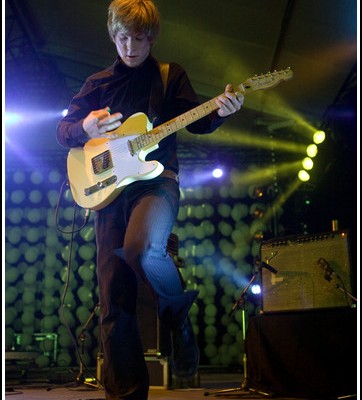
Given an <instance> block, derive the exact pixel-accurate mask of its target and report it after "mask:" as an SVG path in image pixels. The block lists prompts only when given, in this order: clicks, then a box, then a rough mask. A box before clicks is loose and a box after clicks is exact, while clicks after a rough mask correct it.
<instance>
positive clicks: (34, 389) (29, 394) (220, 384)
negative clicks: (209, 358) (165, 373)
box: [3, 371, 357, 400]
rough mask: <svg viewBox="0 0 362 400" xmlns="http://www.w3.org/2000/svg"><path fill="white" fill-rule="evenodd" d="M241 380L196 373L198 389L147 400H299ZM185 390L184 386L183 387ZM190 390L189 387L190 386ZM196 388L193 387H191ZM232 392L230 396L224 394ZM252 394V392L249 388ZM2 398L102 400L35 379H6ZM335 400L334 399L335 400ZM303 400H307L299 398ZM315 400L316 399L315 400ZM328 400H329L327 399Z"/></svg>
mask: <svg viewBox="0 0 362 400" xmlns="http://www.w3.org/2000/svg"><path fill="white" fill-rule="evenodd" d="M242 380H243V374H242V372H218V371H215V372H212V371H211V372H210V371H205V372H202V371H201V372H200V374H199V379H198V385H197V386H198V387H184V388H174V389H164V388H159V387H157V388H151V389H150V393H149V397H148V399H149V400H171V399H194V400H201V399H203V400H205V399H218V398H220V399H268V398H273V399H280V400H282V399H284V400H287V399H296V398H298V399H299V400H301V397H280V396H276V395H273V393H271V392H268V391H264V392H263V393H260V392H259V391H258V392H254V391H245V390H240V387H241V382H242ZM186 386H187V385H186ZM190 386H192V385H190ZM195 386H196V385H195ZM228 389H235V390H232V391H230V392H226V391H225V390H228ZM251 389H252V390H253V389H254V388H251ZM3 398H5V399H6V400H104V392H103V389H102V388H98V387H91V386H89V385H88V384H84V383H83V384H78V383H76V382H64V383H52V382H51V381H49V380H48V379H43V381H42V379H41V378H39V377H37V379H36V380H33V381H32V382H31V381H30V380H26V379H25V380H24V379H23V380H22V379H13V378H10V379H8V380H7V381H6V382H5V390H4V393H3ZM337 398H338V397H336V399H337ZM339 398H340V399H342V398H343V399H357V396H353V395H352V394H349V393H346V396H343V397H339ZM303 400H310V399H306V398H303ZM318 400H319V399H318ZM329 400H330V399H329Z"/></svg>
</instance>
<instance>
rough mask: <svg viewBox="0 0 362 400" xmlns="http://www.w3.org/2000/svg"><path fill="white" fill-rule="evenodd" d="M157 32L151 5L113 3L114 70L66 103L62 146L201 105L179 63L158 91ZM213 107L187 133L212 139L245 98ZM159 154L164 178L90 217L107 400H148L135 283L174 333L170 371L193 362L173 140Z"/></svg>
mask: <svg viewBox="0 0 362 400" xmlns="http://www.w3.org/2000/svg"><path fill="white" fill-rule="evenodd" d="M159 26H160V17H159V13H158V10H157V8H156V6H155V4H154V3H153V2H152V0H114V1H112V2H111V4H110V6H109V10H108V31H109V35H110V38H111V40H112V41H113V42H114V44H115V46H116V49H117V53H118V57H117V59H116V61H115V63H114V64H113V65H112V66H110V67H109V68H107V69H105V70H104V71H101V72H99V73H96V74H94V75H92V76H91V77H89V78H88V79H87V80H86V82H85V84H84V85H83V87H82V88H81V90H80V92H79V93H78V94H77V95H76V96H75V97H74V98H73V99H72V101H71V103H70V106H69V110H68V114H67V116H66V117H64V118H63V119H62V120H61V121H60V122H59V125H58V128H57V139H58V142H59V143H60V144H61V145H62V146H65V147H68V148H73V147H82V146H84V144H85V143H86V142H88V141H89V140H91V139H96V138H107V139H111V140H112V139H115V138H117V134H115V133H113V132H112V131H114V130H115V129H116V128H118V127H119V126H120V125H121V124H122V123H124V122H125V121H126V120H127V119H128V118H129V117H131V116H132V115H133V114H135V113H137V112H142V113H145V114H147V115H148V116H149V118H151V119H152V121H153V125H154V126H158V125H160V124H161V123H164V122H167V121H169V120H170V119H172V118H174V117H177V116H179V115H181V114H182V113H185V112H187V111H188V110H190V109H192V108H194V107H196V106H198V105H199V102H198V99H197V96H196V94H195V92H194V90H193V88H192V86H191V83H190V81H189V79H188V77H187V75H186V73H185V71H184V70H183V68H182V67H181V66H180V65H178V64H176V63H171V64H170V65H169V71H168V79H167V87H166V88H163V81H162V77H161V73H160V65H159V63H158V62H157V61H156V60H155V59H154V58H153V57H152V55H151V54H150V52H151V49H152V46H153V44H154V43H155V40H156V38H157V35H158V33H159ZM164 89H166V90H165V92H164ZM215 102H216V105H217V110H216V111H213V112H211V113H210V114H209V115H207V116H205V117H203V118H201V119H198V120H197V121H196V122H194V123H192V124H190V125H189V126H188V127H187V129H188V130H189V131H190V132H192V133H210V132H212V131H214V130H215V129H216V128H217V127H219V126H220V125H221V123H222V122H223V120H224V117H226V116H228V115H230V114H232V113H234V112H236V111H237V110H239V109H240V108H241V106H242V104H243V96H242V95H238V96H236V95H235V94H234V93H233V92H232V87H231V85H227V86H226V90H225V93H224V94H222V95H220V96H219V97H218V98H217V99H216V101H215ZM150 114H151V115H150ZM158 145H159V147H158V149H156V150H154V151H152V152H150V153H149V154H148V155H147V158H146V160H157V161H158V162H160V163H161V164H162V165H163V166H164V171H163V172H162V173H161V174H160V175H158V176H156V177H154V178H152V179H141V180H136V181H135V182H133V183H130V184H128V185H127V186H126V187H125V188H124V189H123V190H122V191H121V193H120V194H119V195H118V196H117V197H116V198H115V199H114V200H113V201H112V202H111V203H110V204H108V205H106V206H104V207H103V208H101V209H99V210H97V211H96V214H95V227H96V242H97V275H98V285H99V293H100V306H101V307H100V310H101V313H100V314H101V315H100V327H101V340H102V350H103V354H104V386H105V392H106V399H108V400H110V399H112V400H114V399H128V400H131V399H133V400H145V399H147V396H148V388H149V380H148V373H147V366H146V363H145V360H144V353H143V347H142V344H141V340H140V336H139V332H138V326H137V316H136V300H137V280H136V274H138V275H139V277H141V279H143V280H144V281H145V282H146V284H147V285H148V286H149V288H150V289H151V290H152V292H153V293H154V295H155V297H156V299H157V304H158V316H159V318H160V321H162V322H163V323H164V324H165V325H167V326H168V327H169V328H170V330H171V332H172V345H173V350H172V354H171V365H172V369H173V372H174V373H175V374H176V375H177V376H180V377H191V376H192V375H193V374H195V372H196V369H197V366H198V362H199V350H198V347H197V343H196V340H195V337H194V334H193V332H192V327H191V324H190V320H189V318H188V317H187V314H188V312H189V309H190V307H191V305H192V303H193V301H194V300H195V298H196V296H197V292H194V291H186V292H185V291H184V289H183V286H182V282H181V280H180V276H179V274H178V271H177V268H176V266H175V265H174V263H173V262H172V259H171V258H170V256H169V255H168V254H167V250H166V246H167V239H168V237H169V235H170V233H171V231H172V227H173V225H174V222H175V220H176V217H177V214H178V208H179V182H178V171H179V165H178V161H177V154H176V150H177V147H176V133H173V134H171V135H169V136H167V137H166V138H164V139H163V140H161V141H160V142H159V143H158ZM135 174H136V172H135Z"/></svg>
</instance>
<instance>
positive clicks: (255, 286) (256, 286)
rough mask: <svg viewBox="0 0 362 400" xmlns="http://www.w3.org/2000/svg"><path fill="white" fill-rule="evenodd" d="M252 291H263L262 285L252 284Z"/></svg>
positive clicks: (257, 292)
mask: <svg viewBox="0 0 362 400" xmlns="http://www.w3.org/2000/svg"><path fill="white" fill-rule="evenodd" d="M250 290H251V293H253V294H260V293H261V287H260V285H251V288H250Z"/></svg>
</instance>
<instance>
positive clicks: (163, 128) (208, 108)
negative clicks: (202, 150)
mask: <svg viewBox="0 0 362 400" xmlns="http://www.w3.org/2000/svg"><path fill="white" fill-rule="evenodd" d="M216 99H217V97H214V98H213V99H211V100H209V101H207V102H205V103H203V104H200V105H199V106H197V107H195V108H193V109H191V110H189V111H187V112H185V113H184V114H181V115H179V116H178V117H176V118H173V119H171V120H169V121H167V122H165V123H164V124H161V125H159V126H157V127H156V128H153V129H151V130H150V131H149V132H148V133H146V134H144V135H140V136H138V137H136V138H135V139H133V140H130V147H131V149H132V152H133V153H134V154H136V153H137V152H138V151H140V150H142V149H143V148H146V147H150V146H151V145H153V144H156V143H158V142H160V141H161V140H162V139H164V138H166V137H167V136H169V135H171V134H172V133H174V132H176V131H178V130H180V129H182V128H185V127H186V126H188V125H190V124H192V123H193V122H196V121H198V120H199V119H201V118H203V117H205V116H206V115H209V114H211V113H212V112H213V111H215V110H217V109H218V108H219V107H218V106H217V104H216Z"/></svg>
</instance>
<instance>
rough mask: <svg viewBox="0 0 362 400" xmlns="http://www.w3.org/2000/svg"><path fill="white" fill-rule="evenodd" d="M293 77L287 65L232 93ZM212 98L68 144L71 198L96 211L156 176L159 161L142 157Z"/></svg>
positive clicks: (211, 104) (201, 113) (210, 107)
mask: <svg viewBox="0 0 362 400" xmlns="http://www.w3.org/2000/svg"><path fill="white" fill-rule="evenodd" d="M292 76H293V72H292V70H291V69H290V68H288V69H285V70H281V71H275V72H271V73H268V74H264V75H259V76H255V77H252V78H249V79H247V80H246V81H245V82H243V83H242V84H240V85H238V86H236V87H234V93H236V94H238V93H242V94H245V93H248V92H253V91H256V90H262V89H268V88H271V87H274V86H276V85H277V84H278V83H279V82H281V81H285V80H288V79H290V78H291V77H292ZM216 98H217V97H214V98H213V99H211V100H209V101H207V102H205V103H203V104H201V105H199V106H197V107H195V108H193V109H192V110H190V111H187V112H185V113H184V114H181V115H180V116H178V117H176V118H173V119H171V120H169V121H168V122H165V123H164V124H162V125H159V126H157V127H156V128H153V126H152V124H151V122H150V121H149V119H148V117H147V116H146V114H144V113H136V114H133V115H132V116H131V117H129V118H128V119H127V120H126V121H125V122H124V123H123V124H122V125H121V126H120V127H118V128H117V129H116V130H114V131H113V132H112V133H116V134H117V135H118V137H117V138H115V139H106V138H97V139H91V140H89V141H88V142H87V143H86V144H85V145H84V147H76V148H72V149H71V150H70V151H69V153H68V157H67V171H68V178H69V184H70V189H71V192H72V195H73V198H74V200H75V202H76V203H77V204H78V205H79V206H80V207H83V208H86V209H91V210H100V209H102V208H104V207H105V206H107V205H108V204H110V203H111V202H112V201H113V200H114V199H115V198H116V197H117V196H118V195H119V194H120V192H121V191H122V190H123V189H124V188H125V187H126V186H127V185H129V184H130V183H132V182H135V181H138V180H148V179H153V178H155V177H157V176H159V175H160V174H161V173H162V171H163V169H164V167H163V165H162V164H161V163H159V162H158V161H156V160H153V161H145V158H146V156H147V154H148V153H150V152H152V151H154V150H155V149H157V148H158V143H159V142H160V141H161V140H162V139H164V138H165V137H167V136H169V135H171V134H172V133H174V132H176V131H177V130H179V129H182V128H184V127H186V126H187V125H189V124H191V123H193V122H195V121H197V120H198V119H200V118H202V117H205V116H206V115H208V114H210V113H211V112H212V111H214V110H217V109H218V106H217V105H216V102H215V100H216Z"/></svg>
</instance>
